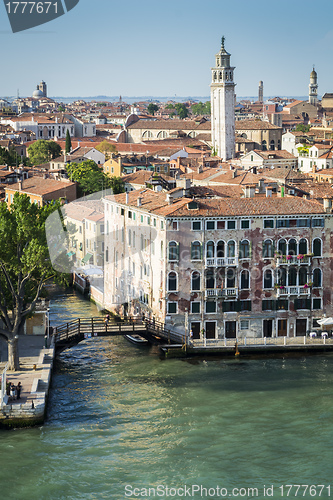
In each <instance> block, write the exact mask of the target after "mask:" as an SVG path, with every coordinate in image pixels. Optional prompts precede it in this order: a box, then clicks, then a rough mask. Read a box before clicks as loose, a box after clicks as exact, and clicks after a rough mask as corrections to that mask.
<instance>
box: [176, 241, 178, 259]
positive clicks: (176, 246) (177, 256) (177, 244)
mask: <svg viewBox="0 0 333 500" xmlns="http://www.w3.org/2000/svg"><path fill="white" fill-rule="evenodd" d="M176 256H177V260H179V243H177V246H176Z"/></svg>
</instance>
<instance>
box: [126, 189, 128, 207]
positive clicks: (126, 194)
mask: <svg viewBox="0 0 333 500" xmlns="http://www.w3.org/2000/svg"><path fill="white" fill-rule="evenodd" d="M126 205H128V191H126Z"/></svg>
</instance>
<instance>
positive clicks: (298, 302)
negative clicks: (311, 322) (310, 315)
mask: <svg viewBox="0 0 333 500" xmlns="http://www.w3.org/2000/svg"><path fill="white" fill-rule="evenodd" d="M310 308H311V300H310V299H295V302H294V309H295V311H297V310H298V309H310Z"/></svg>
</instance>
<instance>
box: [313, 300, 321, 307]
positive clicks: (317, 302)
mask: <svg viewBox="0 0 333 500" xmlns="http://www.w3.org/2000/svg"><path fill="white" fill-rule="evenodd" d="M312 309H322V305H321V298H318V299H313V301H312Z"/></svg>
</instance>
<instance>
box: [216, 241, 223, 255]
mask: <svg viewBox="0 0 333 500" xmlns="http://www.w3.org/2000/svg"><path fill="white" fill-rule="evenodd" d="M224 249H225V243H224V241H222V240H220V241H218V242H217V246H216V257H220V258H223V257H224Z"/></svg>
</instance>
